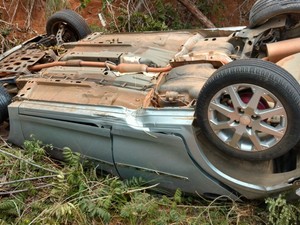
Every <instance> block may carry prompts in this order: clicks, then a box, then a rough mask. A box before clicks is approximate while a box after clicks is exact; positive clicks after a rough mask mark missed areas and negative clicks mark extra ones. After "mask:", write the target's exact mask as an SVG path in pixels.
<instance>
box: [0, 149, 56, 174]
mask: <svg viewBox="0 0 300 225" xmlns="http://www.w3.org/2000/svg"><path fill="white" fill-rule="evenodd" d="M0 152H1V153H3V154H5V155H9V156H11V157H13V158H16V159H19V160H22V161H24V162H25V163H28V164H30V165H32V166H35V167H37V168H39V169H43V170H46V171H48V172H51V173H59V172H57V171H55V170H51V169H47V168H45V167H42V166H40V165H37V164H35V163H32V162H29V161H28V160H26V159H22V158H21V157H19V156H16V155H14V154H12V153H9V152H6V151H3V150H1V149H0Z"/></svg>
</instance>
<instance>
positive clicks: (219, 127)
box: [211, 121, 233, 131]
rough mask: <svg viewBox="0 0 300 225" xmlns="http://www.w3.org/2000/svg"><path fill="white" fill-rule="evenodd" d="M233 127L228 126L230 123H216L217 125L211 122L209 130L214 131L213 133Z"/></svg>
mask: <svg viewBox="0 0 300 225" xmlns="http://www.w3.org/2000/svg"><path fill="white" fill-rule="evenodd" d="M232 127H233V125H232V124H230V122H229V121H228V122H218V123H214V122H211V128H212V129H213V130H214V131H217V130H224V129H230V128H232Z"/></svg>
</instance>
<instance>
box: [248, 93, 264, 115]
mask: <svg viewBox="0 0 300 225" xmlns="http://www.w3.org/2000/svg"><path fill="white" fill-rule="evenodd" d="M262 95H263V91H262V90H261V89H256V90H255V92H254V94H253V95H252V97H251V99H250V101H249V102H248V104H247V106H248V107H249V108H250V109H253V111H254V110H255V109H257V106H258V103H259V101H260V98H261V96H262Z"/></svg>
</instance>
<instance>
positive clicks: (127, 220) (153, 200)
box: [0, 139, 300, 225]
mask: <svg viewBox="0 0 300 225" xmlns="http://www.w3.org/2000/svg"><path fill="white" fill-rule="evenodd" d="M42 146H43V145H42V143H41V142H40V141H38V140H34V139H33V140H31V141H26V142H25V143H24V149H19V148H13V147H11V146H10V145H8V144H7V143H4V144H3V145H2V146H1V148H0V149H1V150H0V174H1V176H0V224H1V225H2V224H3V225H4V224H5V225H6V224H20V225H23V224H117V223H118V224H268V223H271V224H292V223H299V221H300V220H299V219H300V218H299V207H298V205H297V204H290V203H287V202H286V200H285V199H284V198H283V196H279V198H269V199H267V200H266V205H265V204H263V203H262V202H260V203H259V204H255V202H248V203H245V202H234V201H232V200H230V199H229V198H225V199H226V200H224V196H222V197H220V198H217V199H215V200H213V201H208V200H205V199H202V198H201V197H200V196H185V195H184V194H183V193H182V192H181V191H180V190H179V189H178V190H177V191H176V192H175V194H174V195H173V196H166V195H163V194H161V193H159V192H156V191H154V190H155V188H156V185H155V184H154V185H153V184H151V185H150V184H149V183H146V182H145V181H143V179H141V178H132V179H131V180H123V181H122V180H120V179H119V178H117V177H113V176H109V175H108V176H99V174H98V171H97V170H96V167H95V164H93V163H92V162H89V161H87V160H86V159H85V158H84V157H82V156H81V155H80V154H78V153H73V152H72V151H71V149H69V148H65V149H64V151H63V157H64V162H61V161H56V160H54V159H52V158H50V157H48V156H47V154H46V152H47V151H53V149H52V146H44V147H42ZM45 149H47V151H46V150H45Z"/></svg>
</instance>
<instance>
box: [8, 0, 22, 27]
mask: <svg viewBox="0 0 300 225" xmlns="http://www.w3.org/2000/svg"><path fill="white" fill-rule="evenodd" d="M13 3H14V2H12V3H11V5H13ZM19 3H20V0H18V1H17V3H16V4H14V5H15V10H14V13H13V15H12V17H11V18H10V22H11V23H12V22H13V21H14V19H15V16H16V13H17V10H18V7H19Z"/></svg>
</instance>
